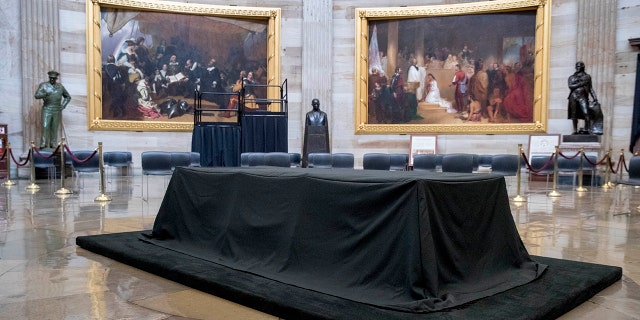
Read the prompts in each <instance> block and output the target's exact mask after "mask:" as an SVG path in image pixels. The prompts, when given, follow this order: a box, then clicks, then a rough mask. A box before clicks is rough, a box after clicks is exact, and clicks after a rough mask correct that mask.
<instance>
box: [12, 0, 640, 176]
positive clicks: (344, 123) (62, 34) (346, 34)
mask: <svg viewBox="0 0 640 320" xmlns="http://www.w3.org/2000/svg"><path fill="white" fill-rule="evenodd" d="M607 1H608V2H610V3H612V4H614V6H615V8H616V9H615V10H611V11H612V12H611V13H607V14H613V15H615V17H614V21H615V27H613V28H611V30H610V31H609V32H610V33H611V34H607V36H608V37H609V39H615V44H614V46H615V49H614V50H611V53H612V54H614V55H615V62H614V64H615V65H608V66H597V67H598V68H605V69H610V70H611V71H612V74H613V76H612V77H613V80H612V84H613V90H612V93H611V98H609V100H612V101H607V105H608V106H609V107H607V108H608V109H607V110H606V112H607V113H608V114H607V117H610V120H609V122H610V123H611V125H610V126H609V128H605V130H606V135H607V137H606V138H605V139H603V142H604V143H603V147H604V148H609V147H611V148H612V149H613V150H620V149H625V150H626V149H628V144H629V133H630V128H631V123H630V121H631V120H630V119H631V114H632V108H633V88H634V85H635V71H636V65H635V62H636V55H637V54H638V52H637V50H635V49H634V48H632V47H631V46H630V45H629V44H628V41H627V40H628V39H629V38H636V37H640V32H638V30H640V28H639V27H640V26H639V24H640V22H638V20H637V18H636V17H638V16H639V15H640V3H638V1H637V0H617V1H611V0H607ZM42 2H43V3H52V4H53V5H49V7H51V6H53V7H56V8H57V9H56V10H57V12H54V13H52V14H56V13H57V20H56V19H40V15H44V14H49V13H46V12H37V11H35V12H30V13H28V12H25V10H27V9H28V6H27V3H29V4H31V3H32V1H31V0H5V1H3V6H2V7H0V43H1V44H2V48H3V49H5V50H4V52H5V58H4V59H0V70H2V71H3V72H1V73H0V93H1V96H2V99H0V122H2V123H8V124H9V128H10V141H11V143H12V146H13V148H14V149H15V152H24V151H25V150H26V149H27V148H28V144H29V141H30V140H32V139H34V132H35V130H34V128H35V126H37V125H38V123H39V119H35V117H34V116H33V114H34V111H33V110H37V108H38V106H39V104H38V101H35V100H34V99H32V95H31V93H32V92H33V91H35V87H34V85H37V83H38V82H40V81H46V70H48V69H49V68H54V67H55V68H59V71H60V72H61V74H62V76H61V81H62V83H63V84H64V85H65V87H66V88H67V90H68V91H69V92H70V94H71V96H72V97H73V99H72V101H71V103H70V105H69V107H68V108H67V109H66V110H65V113H64V129H65V133H66V136H67V139H68V143H69V145H70V147H71V148H72V149H77V150H79V149H93V148H95V147H96V146H97V144H98V142H100V141H101V142H103V145H104V149H105V150H106V151H108V150H129V151H131V152H133V154H134V162H135V166H136V167H139V165H140V161H139V159H140V158H139V155H140V153H141V152H142V151H145V150H177V151H188V150H189V149H190V146H191V134H190V133H189V132H129V131H88V129H87V86H86V70H85V69H86V21H85V1H84V0H42ZM183 2H187V1H183ZM188 2H193V1H188ZM198 2H201V3H207V4H227V3H228V2H227V1H218V0H199V1H198ZM460 2H469V1H462V0H458V1H456V0H438V1H435V0H433V1H424V0H422V1H403V2H402V3H401V4H400V3H395V4H394V5H398V6H399V5H407V6H412V5H430V4H442V3H460ZM36 3H40V1H38V2H36ZM234 3H235V4H236V5H242V6H256V7H259V6H268V7H279V8H282V26H281V49H280V55H281V78H282V79H287V81H288V85H289V86H288V88H289V110H290V114H289V150H290V151H291V152H300V151H301V149H302V131H303V120H304V115H305V113H306V112H307V111H309V110H310V109H311V106H310V101H311V99H312V98H313V97H316V96H319V97H320V98H321V101H322V109H323V110H324V111H326V112H327V113H328V114H329V117H330V136H331V144H332V151H333V152H353V153H355V154H356V159H357V160H356V166H360V165H361V158H362V155H363V154H364V153H367V152H405V153H406V152H408V149H409V140H410V137H409V136H408V135H356V134H354V128H353V123H354V107H353V101H354V97H353V94H354V76H355V75H354V60H355V59H354V54H355V46H354V32H355V31H354V30H355V23H354V18H355V17H354V9H355V8H357V7H386V6H389V1H381V0H367V1H362V0H357V1H346V0H333V1H329V0H314V1H306V2H303V1H302V0H289V1H287V0H280V1H278V0H276V1H270V2H268V3H266V2H262V1H235V2H234ZM581 5H584V3H583V1H580V0H554V1H553V3H552V11H551V14H552V19H551V25H552V29H551V60H550V70H549V77H550V78H549V79H550V85H549V103H548V106H549V107H548V118H549V120H548V124H549V133H560V134H570V133H571V121H570V120H567V119H566V117H567V111H566V101H567V100H566V98H567V95H568V89H567V85H566V81H567V77H568V76H569V75H571V74H572V73H573V72H574V64H575V62H576V61H577V60H588V61H592V60H593V61H602V59H599V60H598V59H587V58H585V57H577V56H576V55H577V54H578V53H579V52H584V51H585V50H578V48H577V46H578V42H579V41H578V39H579V37H580V32H579V30H578V26H579V25H580V24H579V23H578V22H579V21H578V17H579V12H580V10H579V9H580V6H581ZM29 10H31V9H29ZM600 14H603V13H600ZM21 17H22V18H23V19H27V20H26V22H25V23H21ZM43 20H44V21H57V23H58V24H59V25H58V26H57V27H56V26H49V27H50V28H46V27H47V26H41V27H44V28H45V29H46V30H51V32H52V33H51V34H47V36H51V37H57V38H56V39H57V42H56V43H57V46H58V48H59V51H58V54H59V58H58V59H59V61H55V62H48V61H40V62H38V60H37V59H36V60H34V59H33V58H30V55H33V50H38V48H40V47H41V44H42V42H43V41H45V39H43V38H42V37H38V34H27V32H33V31H29V30H30V29H29V28H27V26H26V24H28V23H31V24H34V25H37V24H41V23H42V22H41V21H43ZM589 21H593V26H592V28H594V30H596V29H598V28H600V26H599V25H598V19H594V20H591V19H590V20H589ZM323 23H325V24H330V28H320V27H318V26H320V25H322V24H323ZM582 25H585V23H583V24H582ZM586 25H589V24H588V23H587V24H586ZM42 36H43V37H44V36H45V35H42ZM25 39H27V41H28V42H27V43H25ZM318 43H321V44H322V45H317V44H318ZM612 43H613V42H612ZM313 44H316V45H313ZM588 52H591V53H589V54H591V55H597V54H602V53H601V52H595V53H593V52H592V51H588ZM34 61H35V62H38V63H42V64H46V65H44V66H42V67H41V68H39V71H41V72H37V73H36V71H34V70H36V69H38V68H33V65H31V64H33V63H35V62H34ZM26 63H29V64H30V65H28V66H27V65H25V64H26ZM42 70H44V71H42ZM590 70H591V69H590V67H589V66H588V67H587V72H589V73H591V72H590ZM594 81H598V79H595V78H594ZM319 89H321V90H319ZM601 102H603V101H602V100H601ZM520 143H521V144H523V145H525V148H526V145H527V143H528V135H439V136H438V151H439V152H440V153H450V152H474V153H487V154H495V153H515V152H516V151H517V145H518V144H520ZM627 155H628V153H627Z"/></svg>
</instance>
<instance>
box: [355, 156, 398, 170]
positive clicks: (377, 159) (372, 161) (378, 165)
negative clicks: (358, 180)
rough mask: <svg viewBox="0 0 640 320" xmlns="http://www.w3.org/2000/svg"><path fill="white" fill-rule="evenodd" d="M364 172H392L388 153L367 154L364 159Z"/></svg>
mask: <svg viewBox="0 0 640 320" xmlns="http://www.w3.org/2000/svg"><path fill="white" fill-rule="evenodd" d="M362 168H363V169H364V170H391V158H390V157H389V154H387V153H365V154H364V156H363V158H362Z"/></svg>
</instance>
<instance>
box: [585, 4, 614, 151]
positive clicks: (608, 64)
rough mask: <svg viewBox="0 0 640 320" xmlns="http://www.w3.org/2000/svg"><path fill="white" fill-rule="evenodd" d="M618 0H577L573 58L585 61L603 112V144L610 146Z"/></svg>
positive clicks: (586, 69)
mask: <svg viewBox="0 0 640 320" xmlns="http://www.w3.org/2000/svg"><path fill="white" fill-rule="evenodd" d="M617 2H618V1H617V0H580V1H578V2H577V3H578V35H577V39H576V61H583V62H584V63H585V66H586V68H585V71H586V72H587V73H588V74H590V75H591V79H592V83H593V88H594V90H595V92H596V95H597V96H598V101H599V102H600V104H601V107H602V112H603V113H604V134H603V137H602V145H603V147H609V146H611V134H612V128H613V121H612V119H613V114H612V112H613V110H614V103H615V91H614V81H615V66H616V63H615V59H616V37H615V34H616V20H617V11H616V10H617V7H618V5H617Z"/></svg>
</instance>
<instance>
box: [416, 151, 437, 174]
mask: <svg viewBox="0 0 640 320" xmlns="http://www.w3.org/2000/svg"><path fill="white" fill-rule="evenodd" d="M437 165H438V156H437V155H436V154H416V155H414V156H413V171H431V172H435V171H436V167H437Z"/></svg>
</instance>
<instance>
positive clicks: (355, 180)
mask: <svg viewBox="0 0 640 320" xmlns="http://www.w3.org/2000/svg"><path fill="white" fill-rule="evenodd" d="M141 239H144V240H145V241H149V242H150V243H153V244H155V245H157V246H161V247H164V248H167V249H170V250H174V251H177V252H181V253H185V254H188V255H190V256H194V257H199V258H201V259H205V260H207V261H211V262H215V263H218V264H221V265H224V266H227V267H230V268H233V269H236V270H241V271H244V272H249V273H252V274H255V275H259V276H262V277H265V278H268V279H272V280H276V281H279V282H283V283H287V284H291V285H295V286H298V287H302V288H305V289H310V290H314V291H318V292H322V293H326V294H329V295H333V296H337V297H341V298H345V299H349V300H352V301H357V302H362V303H366V304H370V305H374V306H379V307H382V308H388V309H393V310H401V311H409V312H428V311H434V310H442V309H445V308H450V307H455V306H460V305H462V304H465V303H467V302H470V301H474V300H477V299H480V298H483V297H487V296H491V295H493V294H496V293H499V292H503V291H505V290H509V289H511V288H514V287H517V286H520V285H524V284H526V283H529V282H531V281H534V280H535V279H537V278H538V277H540V276H541V275H542V273H543V272H544V270H545V269H546V267H547V266H546V265H544V264H540V263H537V262H535V261H533V260H532V259H531V257H530V256H529V254H528V253H527V251H526V249H525V247H524V245H523V243H522V241H521V239H520V236H519V235H518V232H517V230H516V226H515V223H514V221H513V218H512V216H511V212H510V208H509V200H508V195H507V190H506V186H505V182H504V178H502V177H499V176H495V175H490V174H456V173H433V174H426V173H424V172H415V173H414V172H387V171H365V170H340V169H335V170H321V169H300V168H296V169H291V168H186V167H179V168H176V171H175V173H174V174H173V176H172V178H171V182H170V183H169V186H168V189H167V192H166V194H165V197H164V199H163V202H162V204H161V207H160V209H159V211H158V215H157V217H156V220H155V223H154V226H153V230H152V232H151V234H146V235H145V236H141Z"/></svg>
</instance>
